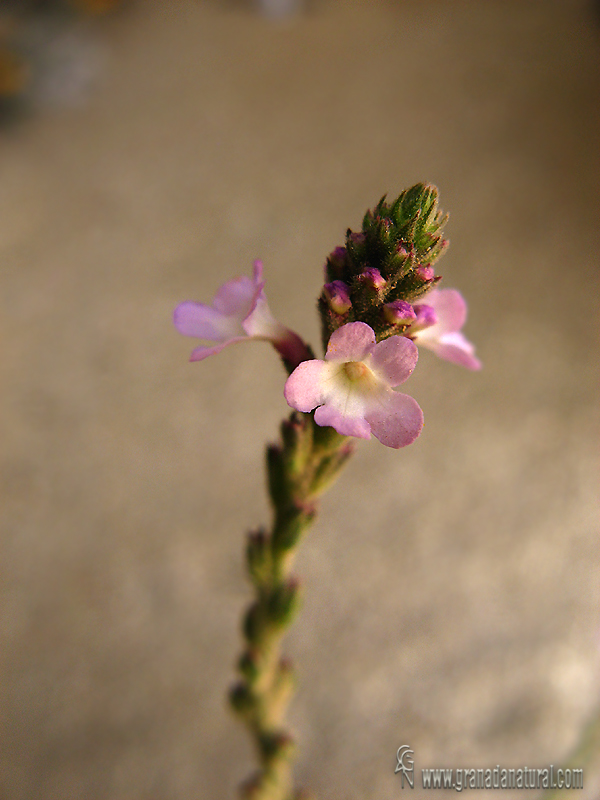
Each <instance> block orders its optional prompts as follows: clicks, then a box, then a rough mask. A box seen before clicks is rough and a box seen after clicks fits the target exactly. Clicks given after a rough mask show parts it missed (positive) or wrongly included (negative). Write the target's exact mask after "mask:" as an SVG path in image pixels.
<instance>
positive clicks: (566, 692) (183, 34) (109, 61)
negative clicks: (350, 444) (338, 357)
mask: <svg viewBox="0 0 600 800" xmlns="http://www.w3.org/2000/svg"><path fill="white" fill-rule="evenodd" d="M598 23H599V20H598V18H597V17H596V16H595V14H594V8H593V6H592V4H590V3H587V2H583V0H582V1H581V2H577V0H573V2H559V1H558V0H557V1H556V2H553V1H552V0H547V2H544V3H543V4H542V3H538V2H516V1H515V2H506V0H488V2H485V3H481V2H478V0H458V1H457V2H452V3H448V2H435V1H434V0H429V1H427V0H420V1H419V2H415V1H414V0H412V1H411V0H407V1H406V2H400V0H398V2H392V0H388V1H387V2H384V0H377V1H376V2H373V0H369V1H367V0H356V2H334V1H333V0H315V1H314V2H313V3H312V5H311V6H310V7H309V8H308V9H307V11H306V13H305V14H304V15H301V16H299V17H298V18H296V19H294V20H290V21H288V22H286V23H276V22H273V21H270V20H267V19H265V18H263V17H261V16H259V15H258V14H255V13H254V12H253V11H252V10H251V9H250V8H247V7H245V6H243V5H241V4H240V3H233V2H232V3H229V4H228V3H219V2H217V0H213V1H212V2H211V1H210V0H206V1H205V2H196V3H192V2H177V3H166V2H159V0H151V1H150V2H143V3H142V2H139V3H138V4H137V5H132V6H131V7H130V8H127V9H125V10H124V11H123V12H122V13H120V14H116V15H114V16H112V17H107V18H104V19H103V20H102V21H101V23H99V26H100V27H99V28H96V29H95V32H94V34H93V36H92V38H93V47H92V50H94V48H96V50H94V52H97V50H98V48H100V50H101V51H102V53H103V56H102V65H103V66H102V72H101V73H100V77H99V80H98V81H97V84H96V87H95V89H94V91H93V92H90V93H89V94H88V95H87V97H86V98H85V100H82V102H81V103H79V104H78V105H76V106H74V107H71V106H67V107H64V106H60V107H59V106H56V107H50V108H46V109H45V110H43V111H36V112H34V113H32V114H31V115H30V116H26V117H25V118H24V119H22V120H20V121H18V123H16V124H13V125H11V126H9V127H7V128H6V129H4V130H2V131H1V132H0V136H1V142H0V173H1V175H2V180H1V182H0V212H1V213H0V274H1V278H0V280H1V292H0V297H1V302H2V315H1V322H0V324H1V327H2V331H1V333H2V358H1V363H2V376H1V379H2V417H1V423H0V424H1V429H0V437H1V441H2V454H1V463H0V476H1V480H2V484H1V485H2V489H1V491H2V497H1V502H2V508H3V517H4V524H3V530H4V533H3V540H4V541H3V545H4V546H3V559H2V586H3V595H2V596H3V600H2V633H1V637H2V643H1V647H0V652H1V654H2V655H1V656H0V658H1V669H2V682H1V689H0V692H1V709H2V713H1V715H0V718H1V720H2V721H1V723H0V725H1V738H0V743H1V747H0V787H1V789H0V793H1V794H2V797H3V798H5V799H6V800H26V799H27V800H30V799H31V798H36V800H57V799H58V798H60V800H81V798H85V800H142V799H144V800H146V798H148V799H150V798H152V800H189V799H190V798H193V797H202V798H205V800H213V799H214V800H217V798H223V797H228V796H233V794H234V791H235V786H236V784H237V783H238V782H239V781H240V780H241V779H242V778H244V777H245V776H246V775H247V774H248V772H249V771H250V770H251V768H252V766H253V754H252V752H251V749H250V745H249V743H248V741H247V739H246V735H245V731H243V730H242V729H241V728H240V727H239V726H238V723H237V722H236V721H235V720H234V719H233V718H232V717H231V716H230V715H229V713H228V711H227V709H226V706H225V703H224V700H223V698H224V695H225V692H226V690H227V687H228V685H229V683H230V681H231V678H232V675H233V669H232V668H233V664H234V661H235V658H236V655H237V653H238V651H239V649H240V640H239V632H238V631H239V619H240V615H241V612H242V608H243V606H244V604H245V603H246V602H247V601H248V600H249V596H250V594H249V589H248V587H247V585H246V584H245V582H244V578H243V573H242V547H243V544H242V542H243V539H242V534H243V532H244V530H246V529H248V528H249V527H250V526H252V525H255V524H257V523H260V522H261V521H265V520H266V519H267V516H268V508H267V504H266V500H265V499H264V489H263V474H262V459H263V448H264V444H265V442H266V441H268V440H273V439H274V438H275V437H276V435H277V426H278V423H279V420H280V419H281V417H282V416H283V415H284V414H285V413H286V410H287V407H286V404H285V401H284V399H283V396H282V388H283V379H284V373H283V370H282V369H281V367H280V365H279V363H278V361H277V358H276V356H275V354H274V352H273V351H272V350H271V349H270V348H269V347H268V346H267V345H265V344H262V343H251V344H247V345H246V344H244V345H239V346H237V347H233V348H230V349H228V350H227V351H225V352H223V353H222V354H221V355H220V356H218V357H216V358H213V359H209V360H208V361H206V362H203V363H200V364H191V365H190V364H188V363H187V357H188V354H189V352H190V350H191V348H192V346H193V341H192V340H188V339H184V338H182V337H180V336H178V335H177V334H176V332H175V331H174V329H173V328H172V325H171V313H172V309H173V308H174V306H175V305H176V304H177V303H178V302H179V301H181V300H184V299H197V300H204V301H209V300H210V299H211V298H212V296H213V294H214V292H215V290H216V289H217V287H218V286H219V285H220V284H221V283H222V282H223V281H224V280H226V279H228V278H230V277H234V276H235V275H239V274H242V273H246V274H249V271H250V268H251V262H252V260H253V259H254V258H256V257H261V258H262V259H263V260H264V263H265V273H266V278H267V294H268V297H269V301H270V305H271V308H272V309H273V311H274V313H275V314H276V316H277V317H278V318H279V319H281V320H282V321H283V322H284V323H285V324H286V325H288V326H290V327H292V328H294V329H296V330H298V331H299V332H300V333H301V334H302V335H303V336H304V337H305V338H306V339H307V340H309V341H311V342H313V344H314V345H317V344H318V341H319V336H318V322H317V318H316V313H315V310H314V304H315V299H316V297H317V295H318V293H319V291H320V287H321V282H322V265H323V263H324V259H325V256H326V254H327V253H328V252H329V251H330V250H331V249H333V247H334V246H336V245H337V244H341V243H342V242H343V237H344V233H345V230H346V228H347V227H348V226H351V227H353V228H355V229H356V228H357V227H358V226H359V225H360V220H361V218H362V214H363V213H364V211H365V209H366V208H367V207H368V206H373V205H374V204H375V203H376V202H377V201H378V200H379V198H380V197H381V195H382V194H383V193H384V192H388V193H389V195H390V196H392V195H394V194H395V193H397V192H399V191H400V190H401V189H402V188H405V187H407V186H409V185H411V184H412V183H415V182H417V181H421V180H425V181H431V182H433V183H435V184H437V185H438V187H439V188H440V191H441V199H442V206H443V208H444V209H448V210H449V211H450V212H451V221H450V223H449V225H448V228H447V231H448V235H449V237H450V240H451V248H450V251H449V253H448V254H447V255H446V256H445V257H444V259H443V260H442V261H441V262H440V265H439V272H441V274H442V275H444V283H443V285H444V286H455V287H457V288H460V290H461V291H462V292H463V294H464V295H465V296H466V298H467V300H468V302H469V307H470V317H469V321H468V323H467V327H466V333H467V335H468V337H469V338H470V339H472V340H473V341H474V342H475V343H476V344H477V352H478V355H479V356H480V357H481V359H482V361H483V363H484V369H483V371H482V372H481V373H478V374H474V373H468V372H467V371H464V370H461V369H460V368H458V367H454V366H452V365H450V364H446V363H443V362H440V361H438V360H436V359H435V357H434V356H433V355H431V354H430V353H427V352H423V353H422V354H421V358H420V361H419V364H418V366H417V369H416V371H415V374H414V375H413V377H411V379H410V381H409V382H408V383H407V384H406V385H405V386H404V387H403V388H404V390H405V391H406V392H408V393H410V394H412V395H413V396H414V397H416V398H417V400H418V401H419V403H420V405H421V406H422V408H423V410H424V413H425V420H426V423H425V428H424V431H423V433H422V435H421V437H420V439H419V440H418V441H417V442H416V443H415V444H414V445H412V446H410V447H409V448H406V449H405V450H401V451H391V450H389V449H386V448H384V447H382V446H381V445H380V444H379V443H378V442H377V441H375V440H372V441H371V442H370V443H362V444H361V445H360V447H359V452H358V454H357V456H356V457H355V458H354V460H353V462H352V463H351V465H350V466H349V467H348V469H347V471H346V473H345V474H344V475H343V477H342V478H341V480H340V481H339V483H338V485H337V486H336V488H335V489H334V490H333V491H332V492H331V493H330V494H329V495H328V496H327V498H326V499H325V501H324V502H323V508H322V510H323V513H322V515H321V516H320V518H319V520H318V522H317V524H316V525H315V527H314V529H313V530H312V531H311V533H310V535H309V536H308V538H307V541H306V542H305V543H304V546H303V548H302V554H301V556H300V558H299V561H298V563H297V571H298V573H299V574H300V575H301V576H302V579H303V581H304V584H305V589H306V592H305V594H306V597H305V603H304V609H303V612H302V615H301V617H300V619H299V621H298V623H297V625H296V626H295V630H294V632H293V634H292V635H291V636H290V637H289V639H288V640H287V650H288V652H289V653H291V654H292V655H293V657H294V659H295V661H296V663H297V667H298V671H299V674H300V677H301V685H300V692H299V695H298V698H297V700H296V701H295V704H294V706H293V710H292V714H291V717H292V723H293V727H294V729H295V730H296V732H297V734H298V738H299V739H300V742H301V752H300V759H299V762H298V770H297V771H298V776H299V779H300V780H301V782H303V783H305V784H306V785H309V786H310V787H312V789H314V790H315V792H316V793H317V794H318V795H319V796H320V797H322V798H352V799H354V798H356V799H357V800H358V798H361V800H364V799H365V798H377V799H378V800H382V799H383V798H392V797H397V796H398V794H399V792H400V786H399V781H400V776H399V775H394V767H395V763H396V762H395V753H396V750H397V748H398V747H399V746H400V745H401V744H404V743H407V744H410V745H411V747H412V748H413V749H414V751H415V762H416V767H417V770H419V769H420V768H421V767H425V766H455V767H495V766H496V764H500V765H502V766H513V767H514V766H516V767H519V766H524V765H528V766H535V767H543V766H546V765H547V764H549V763H554V764H555V765H557V764H558V763H560V762H561V760H562V759H564V758H565V757H567V756H568V754H569V753H570V752H571V751H572V749H573V748H574V747H575V746H576V744H577V741H578V738H579V736H580V733H581V730H582V727H583V725H584V723H585V722H586V721H587V720H588V719H589V718H590V715H591V714H593V712H594V709H595V708H596V707H597V704H598V690H599V688H600V681H599V666H600V664H599V640H600V634H599V631H600V619H599V614H598V583H597V567H598V532H597V505H596V500H595V494H596V483H597V474H596V452H595V450H596V438H597V415H596V410H595V407H596V401H597V397H596V394H597V392H596V372H597V364H598V348H597V341H596V329H597V313H596V311H597V309H596V306H597V292H598V280H597V273H598V256H597V252H598V248H599V245H600V235H599V229H598V220H599V213H598V211H599V203H598V194H597V191H598V189H597V187H598V179H599V177H600V174H599V173H600V168H599V166H600V165H599V153H600V148H599V132H600V118H599V117H600V106H599V103H598V98H599V88H600V68H599V67H600V29H599V24H598ZM585 777H586V778H587V781H588V782H587V786H588V788H587V789H586V790H585V791H584V792H579V793H578V796H579V797H580V798H582V800H583V798H584V797H585V798H592V797H595V796H596V795H595V792H598V783H597V778H596V783H594V780H593V777H592V775H591V773H590V772H588V774H587V775H586V776H585ZM417 780H419V779H418V778H417ZM594 787H595V788H594ZM490 794H492V793H490ZM414 795H415V796H419V793H418V792H417V791H416V790H415V792H414Z"/></svg>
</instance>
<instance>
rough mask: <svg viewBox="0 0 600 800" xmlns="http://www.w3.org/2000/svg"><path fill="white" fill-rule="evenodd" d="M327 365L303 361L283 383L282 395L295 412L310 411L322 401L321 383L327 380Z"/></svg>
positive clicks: (322, 362) (315, 360)
mask: <svg viewBox="0 0 600 800" xmlns="http://www.w3.org/2000/svg"><path fill="white" fill-rule="evenodd" d="M328 366H329V365H328V364H326V363H325V362H324V361H320V360H319V359H312V360H310V361H303V362H302V363H301V364H300V365H299V366H297V367H296V369H295V370H294V371H293V372H292V374H291V375H290V377H289V378H288V379H287V381H286V383H285V387H284V390H283V395H284V397H285V399H286V401H287V404H288V405H289V406H291V407H292V408H295V409H296V410H297V411H304V412H308V411H312V410H313V408H315V406H318V405H319V403H322V402H323V401H324V397H323V383H324V380H326V379H327V377H328V373H329V371H330V370H328Z"/></svg>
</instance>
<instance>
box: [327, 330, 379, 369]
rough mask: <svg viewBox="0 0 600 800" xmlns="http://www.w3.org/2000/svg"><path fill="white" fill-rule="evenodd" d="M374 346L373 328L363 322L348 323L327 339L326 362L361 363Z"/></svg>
mask: <svg viewBox="0 0 600 800" xmlns="http://www.w3.org/2000/svg"><path fill="white" fill-rule="evenodd" d="M374 344H375V333H374V332H373V328H371V327H370V326H369V325H367V324H366V323H365V322H348V323H347V324H346V325H342V327H341V328H338V329H337V330H335V331H334V332H333V333H332V334H331V337H330V339H329V343H328V345H327V353H326V355H325V358H326V359H327V361H362V360H363V358H364V357H365V356H366V355H367V353H368V352H369V351H370V349H371V347H372V346H373V345H374Z"/></svg>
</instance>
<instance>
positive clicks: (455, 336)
mask: <svg viewBox="0 0 600 800" xmlns="http://www.w3.org/2000/svg"><path fill="white" fill-rule="evenodd" d="M421 344H423V345H424V346H425V347H428V348H429V349H430V350H432V351H433V352H434V353H435V354H436V356H438V357H439V358H443V359H444V360H446V361H451V362H452V363H453V364H458V365H459V366H460V367H466V368H467V369H473V370H476V369H481V361H480V360H479V359H478V358H476V356H475V355H474V352H475V348H474V347H473V345H472V344H471V342H470V341H469V340H468V339H465V337H464V336H463V335H462V333H445V334H444V335H443V336H441V337H440V338H439V340H438V341H436V342H431V343H429V342H421Z"/></svg>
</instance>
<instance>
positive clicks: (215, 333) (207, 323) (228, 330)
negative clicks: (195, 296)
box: [173, 300, 243, 342]
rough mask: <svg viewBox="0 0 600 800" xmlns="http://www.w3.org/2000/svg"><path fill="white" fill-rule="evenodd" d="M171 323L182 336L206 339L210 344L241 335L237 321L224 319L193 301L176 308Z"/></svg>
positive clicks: (221, 315)
mask: <svg viewBox="0 0 600 800" xmlns="http://www.w3.org/2000/svg"><path fill="white" fill-rule="evenodd" d="M173 323H174V325H175V327H176V328H177V330H178V331H179V333H182V334H183V335H184V336H194V337H196V338H197V339H208V340H209V341H211V342H221V341H225V339H228V338H230V337H231V336H237V335H239V334H240V333H243V331H242V329H241V325H240V324H239V323H238V322H237V320H235V319H233V318H228V317H225V316H223V314H222V313H221V312H219V311H217V310H215V309H214V308H212V307H211V306H207V305H205V304H204V303H195V302H194V301H193V300H187V301H186V302H184V303H180V304H179V305H178V306H177V308H176V309H175V311H174V313H173Z"/></svg>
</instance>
